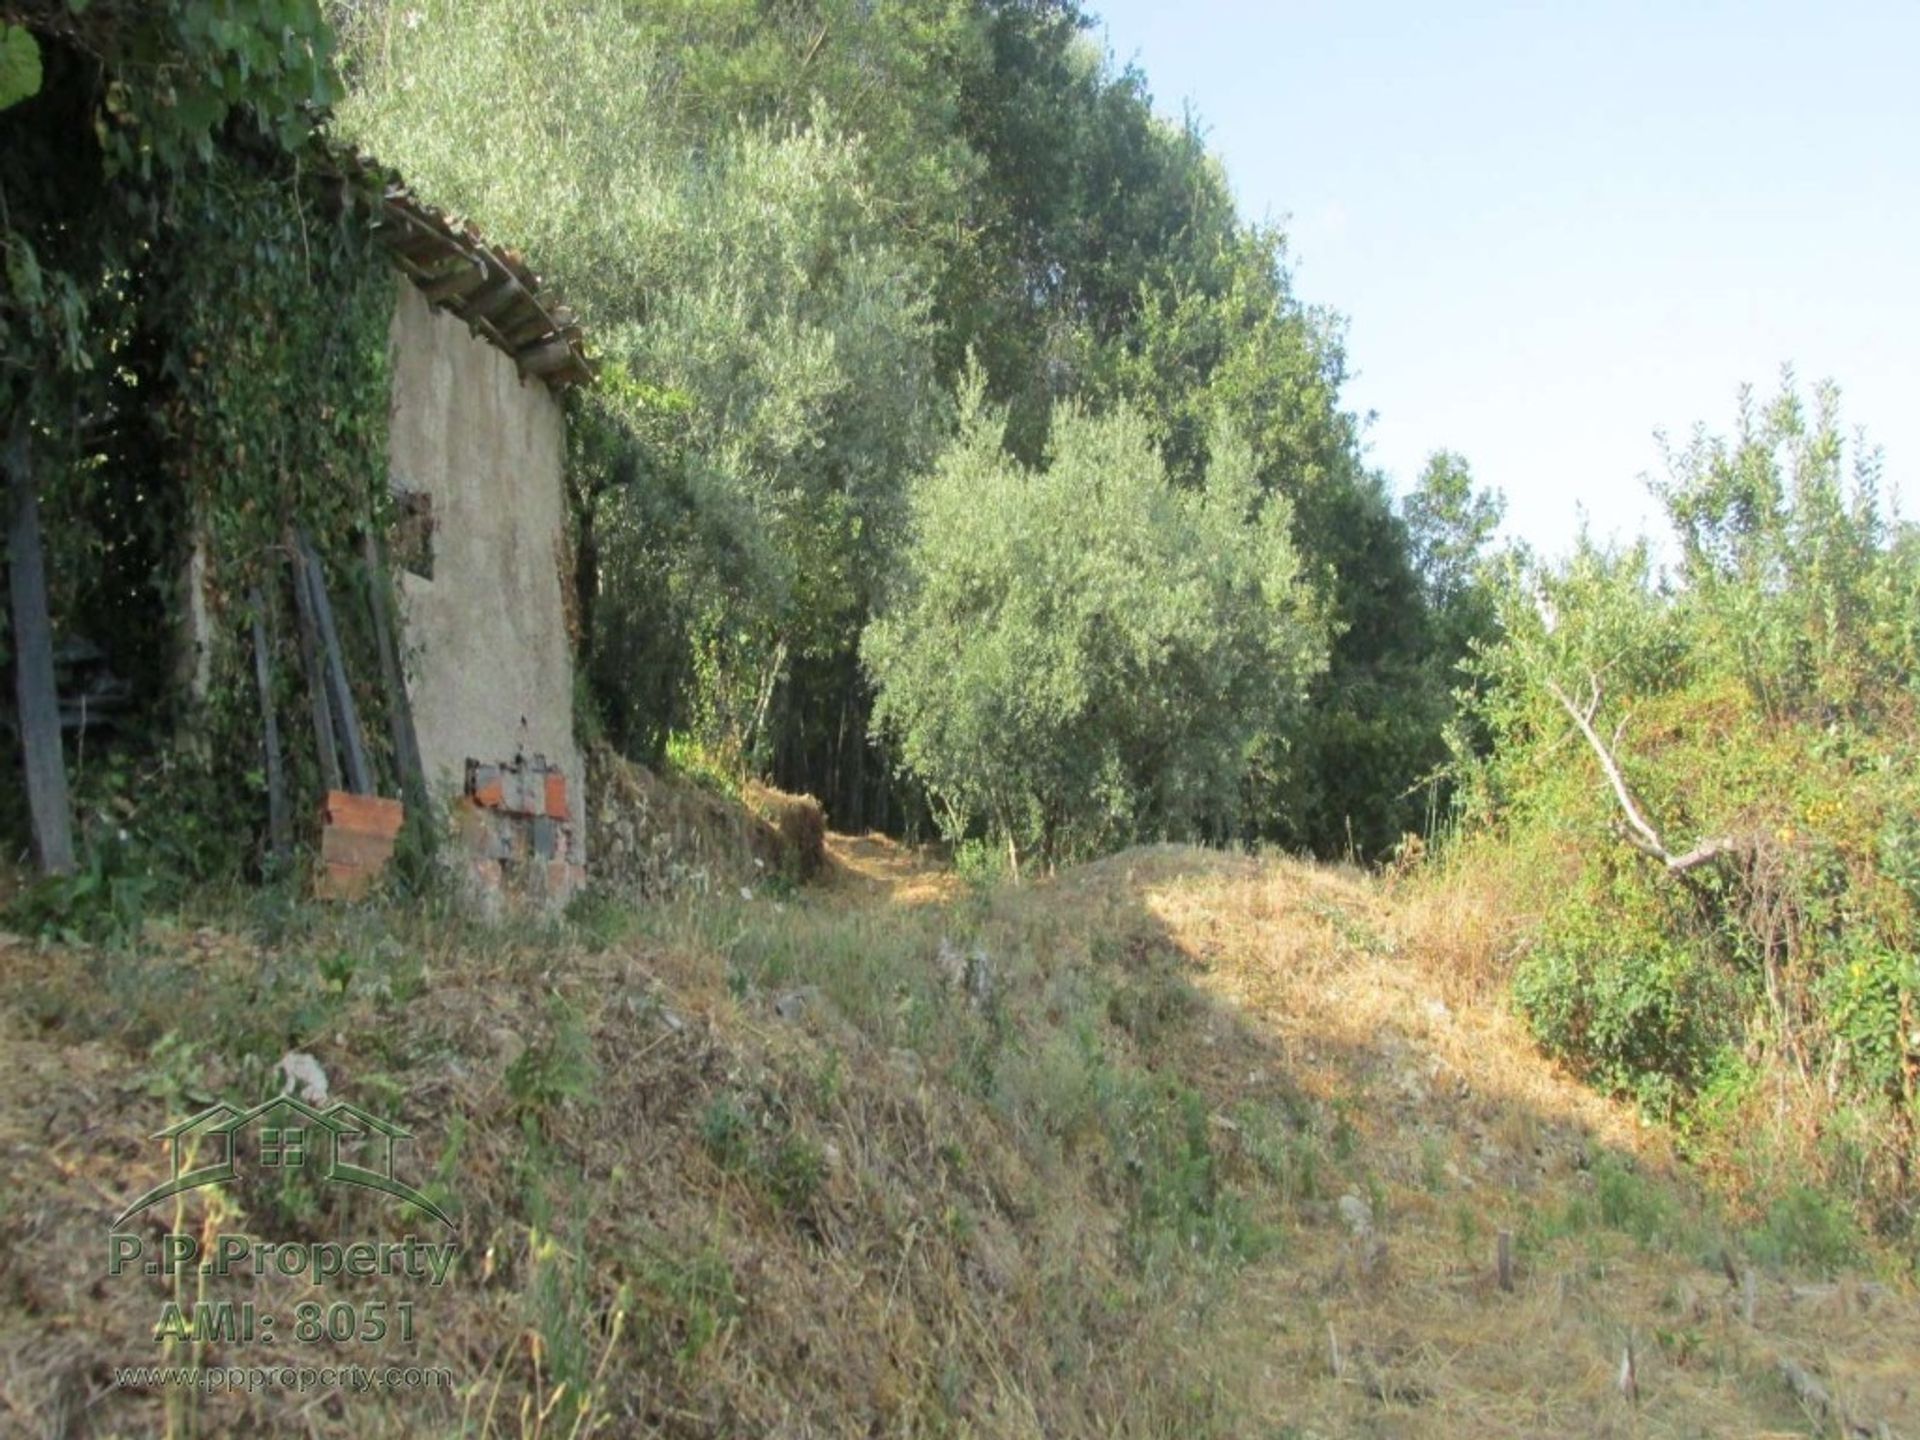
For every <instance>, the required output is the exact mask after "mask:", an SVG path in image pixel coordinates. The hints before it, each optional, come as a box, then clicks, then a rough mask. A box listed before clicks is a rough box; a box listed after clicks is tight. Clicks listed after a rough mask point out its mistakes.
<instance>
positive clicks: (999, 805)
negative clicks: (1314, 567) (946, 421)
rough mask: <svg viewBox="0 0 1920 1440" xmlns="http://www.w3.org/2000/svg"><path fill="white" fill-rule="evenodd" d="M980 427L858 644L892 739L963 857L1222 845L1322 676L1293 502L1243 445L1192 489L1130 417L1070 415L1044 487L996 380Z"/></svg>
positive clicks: (977, 410) (1221, 443) (979, 406)
mask: <svg viewBox="0 0 1920 1440" xmlns="http://www.w3.org/2000/svg"><path fill="white" fill-rule="evenodd" d="M962 411H963V414H962V420H961V427H960V433H959V436H958V437H957V438H956V439H955V441H954V442H953V444H952V446H951V447H950V448H949V449H948V450H947V451H946V452H945V453H944V454H943V455H942V457H941V458H940V461H939V463H938V464H937V465H935V467H934V468H933V470H932V471H931V473H930V474H929V475H928V476H927V477H926V478H925V479H924V480H923V481H922V482H921V483H920V484H918V485H917V486H916V487H915V489H914V491H913V502H912V503H913V531H912V533H913V540H912V543H911V545H910V547H909V548H908V550H907V552H906V554H905V556H904V557H903V565H902V574H901V579H900V583H899V587H898V590H897V593H896V594H895V596H894V597H893V602H892V604H891V605H890V606H889V608H888V609H887V611H886V612H885V613H884V614H883V615H882V616H881V618H880V619H878V620H876V621H875V623H874V624H873V625H872V626H871V627H870V628H869V629H868V631H867V635H866V639H865V642H864V645H863V654H864V656H865V660H866V664H867V666H868V669H869V670H870V671H871V673H872V675H873V678H874V681H875V683H876V686H877V688H878V691H879V702H878V705H877V707H876V711H875V714H876V720H877V722H878V723H879V724H880V725H881V726H882V727H884V729H885V730H886V731H887V732H888V733H890V734H892V735H893V736H894V737H896V739H897V743H898V745H899V754H900V756H901V758H902V761H903V763H904V764H905V765H907V766H908V767H910V768H911V769H912V770H913V772H914V773H915V774H916V775H918V776H919V778H920V779H921V780H922V781H923V782H924V783H925V784H926V785H927V787H928V789H929V790H930V792H931V793H932V794H933V796H934V797H935V799H936V801H937V802H938V804H939V805H940V807H941V808H942V811H943V813H944V814H945V816H946V824H947V828H948V830H949V832H950V833H951V834H953V835H954V837H955V838H956V839H957V838H959V836H960V835H962V834H964V833H965V831H966V829H967V827H968V825H969V823H970V822H971V821H973V820H974V819H976V818H977V819H981V820H984V821H985V822H986V823H987V824H988V826H989V827H990V828H991V830H992V831H993V832H994V834H995V835H996V836H997V837H998V838H1000V839H1002V840H1004V841H1005V842H1006V843H1007V844H1008V845H1009V846H1010V847H1011V848H1012V849H1013V850H1014V852H1015V853H1016V855H1017V854H1018V852H1019V851H1021V850H1025V851H1029V852H1031V853H1034V854H1037V855H1038V856H1039V857H1040V858H1041V859H1042V860H1044V861H1046V862H1048V863H1052V862H1054V861H1057V860H1060V859H1065V858H1070V857H1073V856H1078V855H1084V854H1087V853H1089V852H1091V851H1094V850H1096V849H1098V848H1100V847H1102V846H1106V845H1112V844H1115V843H1123V842H1125V841H1127V840H1129V839H1133V838H1135V837H1139V836H1145V835H1194V834H1201V833H1206V832H1207V831H1208V829H1209V828H1210V827H1218V826H1219V825H1220V822H1221V817H1223V816H1227V817H1231V816H1232V815H1233V814H1234V813H1235V811H1236V801H1237V797H1238V792H1239V787H1240V785H1241V782H1242V781H1243V779H1244V778H1245V775H1246V772H1247V766H1248V761H1249V757H1250V754H1251V753H1252V751H1253V749H1254V747H1255V745H1256V744H1257V743H1258V741H1259V739H1260V737H1261V736H1262V734H1263V733H1265V732H1266V731H1267V730H1268V729H1269V728H1270V727H1277V726H1280V725H1282V724H1284V723H1285V721H1286V719H1287V718H1288V716H1289V712H1290V711H1291V710H1293V709H1294V708H1296V707H1297V706H1298V705H1299V703H1300V702H1301V700H1302V698H1303V695H1304V690H1305V687H1306V683H1307V681H1308V679H1309V677H1310V676H1311V675H1312V674H1313V673H1314V671H1315V670H1317V669H1318V668H1319V667H1320V665H1322V664H1323V663H1324V643H1325V629H1324V623H1323V622H1322V621H1321V620H1320V619H1319V617H1318V616H1317V614H1316V613H1315V604H1314V600H1313V597H1312V594H1311V591H1310V590H1309V588H1308V587H1307V586H1306V585H1305V584H1303V583H1302V580H1301V575H1300V565H1299V561H1298V558H1297V556H1296V554H1295V551H1294V548H1293V543H1292V539H1291V535H1290V527H1291V520H1292V517H1291V514H1290V512H1289V508H1288V505H1287V503H1286V501H1285V500H1284V499H1281V498H1278V497H1265V498H1263V497H1262V496H1261V493H1260V490H1259V488H1258V486H1257V484H1256V482H1255V477H1254V466H1253V458H1252V453H1251V451H1250V450H1248V448H1247V447H1246V446H1245V445H1244V444H1243V443H1241V442H1239V441H1238V440H1237V439H1235V438H1234V437H1232V436H1231V434H1229V433H1227V432H1225V431H1221V432H1217V433H1216V435H1215V436H1214V439H1213V444H1212V447H1211V448H1212V449H1213V459H1212V462H1211V464H1210V465H1209V467H1208V469H1207V472H1206V474H1205V477H1204V479H1203V481H1202V483H1201V484H1200V485H1199V486H1197V487H1193V488H1180V487H1175V486H1173V485H1171V484H1169V483H1168V479H1167V475H1166V469H1165V466H1164V464H1163V463H1162V461H1161V458H1160V455H1159V453H1158V451H1157V450H1156V448H1155V446H1154V445H1153V442H1152V439H1151V435H1150V431H1149V427H1148V426H1147V424H1146V422H1145V421H1144V419H1143V418H1142V417H1141V416H1139V415H1138V414H1137V413H1136V412H1134V411H1133V410H1131V409H1129V408H1128V407H1125V406H1120V407H1117V408H1115V409H1113V410H1111V411H1109V412H1107V413H1106V414H1104V415H1100V416H1095V415H1092V414H1090V413H1088V412H1086V411H1084V410H1081V409H1079V408H1078V407H1075V406H1068V407H1065V408H1063V409H1061V410H1059V411H1058V412H1056V414H1055V416H1054V423H1053V439H1052V443H1051V447H1050V453H1049V455H1048V457H1047V463H1046V464H1045V465H1044V466H1042V467H1039V468H1030V467H1028V466H1026V465H1024V464H1022V463H1021V462H1020V461H1019V460H1017V459H1016V458H1014V457H1012V456H1010V455H1009V454H1008V453H1007V452H1006V450H1005V449H1004V448H1003V435H1004V431H1005V426H1006V419H1005V415H1004V412H1000V411H996V410H994V409H992V408H991V407H989V406H987V405H986V404H985V403H984V402H983V400H982V396H981V385H980V382H979V381H978V380H975V381H974V382H973V383H972V384H971V385H970V386H969V388H968V390H967V391H966V393H965V396H964V398H963V401H962Z"/></svg>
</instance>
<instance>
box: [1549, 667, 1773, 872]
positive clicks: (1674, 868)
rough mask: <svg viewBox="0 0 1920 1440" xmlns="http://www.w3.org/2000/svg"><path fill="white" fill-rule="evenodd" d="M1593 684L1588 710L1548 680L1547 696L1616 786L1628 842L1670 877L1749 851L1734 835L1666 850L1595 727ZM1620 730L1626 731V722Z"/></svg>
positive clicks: (1597, 697)
mask: <svg viewBox="0 0 1920 1440" xmlns="http://www.w3.org/2000/svg"><path fill="white" fill-rule="evenodd" d="M1592 684H1593V699H1592V700H1591V701H1590V702H1589V704H1588V707H1587V709H1585V710H1582V709H1581V708H1580V707H1579V706H1578V705H1575V704H1574V703H1573V701H1572V699H1570V698H1569V697H1568V695H1567V692H1566V691H1564V690H1562V689H1561V688H1560V686H1559V685H1558V684H1556V683H1555V682H1554V681H1552V680H1549V681H1547V693H1548V694H1549V695H1551V696H1553V698H1554V699H1555V700H1557V701H1559V702H1560V708H1561V709H1562V710H1565V711H1566V712H1567V714H1568V715H1569V716H1570V717H1571V718H1572V720H1573V723H1574V724H1575V725H1576V726H1578V727H1579V730H1580V733H1581V735H1583V736H1584V737H1586V741H1587V745H1588V747H1589V748H1591V749H1592V751H1593V753H1594V758H1595V759H1597V760H1598V761H1599V762H1600V768H1601V770H1602V771H1604V772H1605V773H1606V777H1607V782H1608V784H1610V785H1611V786H1612V787H1613V793H1614V798H1616V799H1617V800H1618V801H1619V802H1620V808H1621V810H1622V811H1623V812H1625V814H1626V817H1627V826H1628V829H1627V832H1626V840H1627V843H1628V844H1629V845H1631V846H1633V848H1634V849H1636V850H1638V851H1639V852H1640V853H1641V854H1642V855H1646V856H1648V857H1650V858H1651V859H1654V860H1658V861H1659V862H1660V863H1661V864H1662V865H1664V866H1665V867H1666V870H1667V873H1668V874H1669V875H1685V874H1687V873H1688V872H1690V871H1693V870H1697V869H1699V868H1700V867H1701V866H1702V865H1708V864H1711V863H1712V862H1713V861H1715V860H1718V859H1719V858H1720V857H1721V856H1723V855H1731V854H1737V853H1739V852H1740V851H1742V850H1745V849H1747V848H1748V846H1747V843H1746V842H1745V841H1743V840H1741V839H1740V838H1739V837H1738V836H1733V835H1719V836H1716V837H1714V838H1713V839H1711V840H1702V841H1701V842H1700V843H1699V844H1697V845H1695V846H1693V847H1692V848H1691V849H1689V850H1686V851H1684V852H1682V853H1681V854H1678V855H1676V854H1674V853H1673V851H1671V850H1669V849H1668V848H1667V843H1666V841H1664V840H1662V839H1661V838H1660V832H1659V831H1658V830H1656V829H1654V827H1653V822H1652V821H1650V820H1648V819H1647V817H1646V813H1645V812H1644V811H1643V810H1641V808H1640V804H1639V802H1638V801H1637V800H1635V799H1634V797H1633V791H1632V789H1631V788H1630V787H1629V786H1628V785H1627V777H1626V776H1625V775H1623V774H1622V773H1621V771H1620V763H1619V761H1617V760H1615V759H1614V757H1613V751H1612V750H1611V749H1609V748H1608V746H1607V742H1606V741H1604V740H1602V739H1601V738H1600V732H1599V731H1597V730H1595V729H1594V728H1593V716H1594V714H1595V713H1596V712H1597V711H1598V710H1599V708H1600V682H1599V681H1598V680H1595V681H1593V682H1592ZM1621 728H1622V729H1625V724H1624V722H1623V723H1622V726H1621ZM1618 739H1619V736H1618V732H1615V743H1616V744H1617V743H1618Z"/></svg>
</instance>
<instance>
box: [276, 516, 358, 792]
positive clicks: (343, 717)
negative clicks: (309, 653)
mask: <svg viewBox="0 0 1920 1440" xmlns="http://www.w3.org/2000/svg"><path fill="white" fill-rule="evenodd" d="M293 538H294V543H295V544H296V545H298V546H299V547H300V554H301V558H302V559H304V560H305V561H306V571H307V585H308V589H309V595H310V597H311V599H312V601H313V618H314V621H315V623H316V624H317V625H318V626H319V629H320V649H321V652H322V653H321V660H322V663H323V665H324V667H325V670H326V676H327V689H328V698H329V699H330V700H331V701H332V702H333V725H334V728H335V729H336V730H338V731H339V732H340V748H341V751H342V753H344V754H345V756H346V758H347V788H348V789H349V790H351V791H352V792H353V793H354V794H356V795H371V794H373V793H374V789H373V771H372V769H371V767H369V766H368V764H367V750H366V746H365V744H364V743H363V742H362V741H361V739H360V716H359V714H358V713H357V712H356V710H355V707H354V703H353V687H352V686H350V685H349V684H348V683H347V661H346V655H345V654H344V652H342V650H341V649H340V632H339V630H338V629H337V628H336V627H335V626H334V623H333V603H332V602H331V601H330V600H328V599H327V581H326V575H325V572H324V571H323V570H322V569H321V566H320V552H319V551H317V550H315V549H314V547H313V541H312V540H310V539H309V538H308V537H307V532H306V531H304V530H296V531H295V532H294V537H293Z"/></svg>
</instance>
